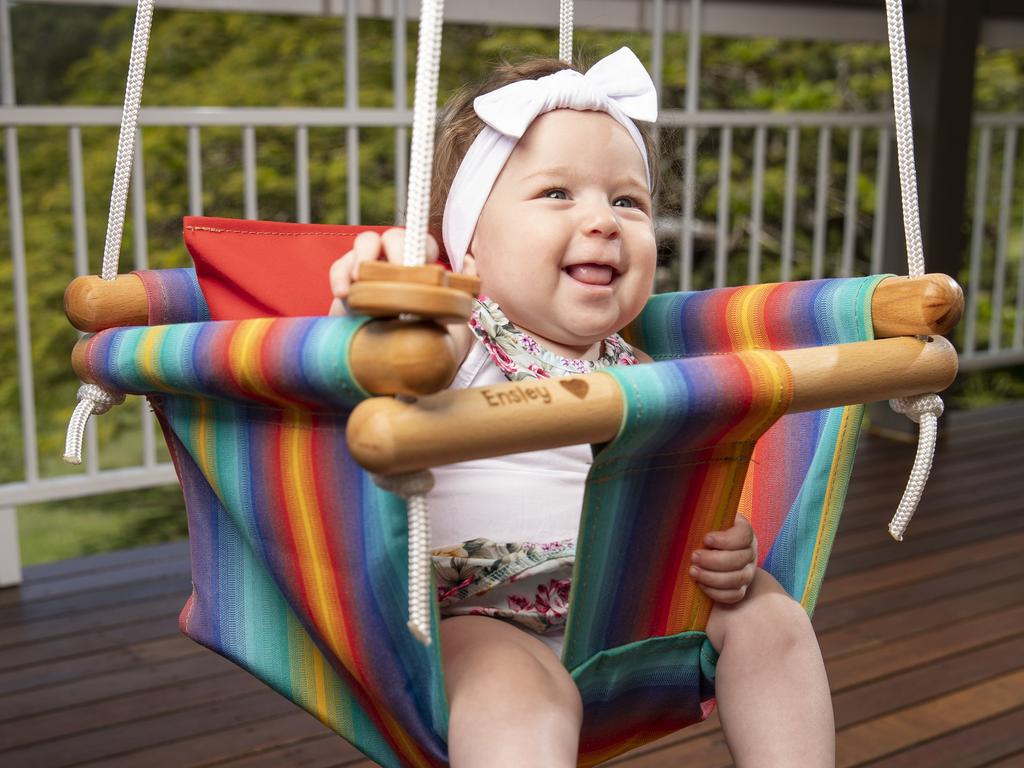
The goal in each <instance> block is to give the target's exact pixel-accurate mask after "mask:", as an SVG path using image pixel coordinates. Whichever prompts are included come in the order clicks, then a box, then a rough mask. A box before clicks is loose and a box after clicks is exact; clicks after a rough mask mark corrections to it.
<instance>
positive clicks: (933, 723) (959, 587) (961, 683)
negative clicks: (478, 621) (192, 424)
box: [0, 404, 1024, 768]
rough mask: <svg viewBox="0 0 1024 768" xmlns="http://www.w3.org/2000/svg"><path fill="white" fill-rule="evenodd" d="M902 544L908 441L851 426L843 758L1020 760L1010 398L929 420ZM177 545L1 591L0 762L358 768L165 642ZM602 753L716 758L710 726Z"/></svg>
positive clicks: (832, 644) (672, 761)
mask: <svg viewBox="0 0 1024 768" xmlns="http://www.w3.org/2000/svg"><path fill="white" fill-rule="evenodd" d="M942 435H943V437H942V439H941V440H940V443H939V446H938V448H937V458H936V467H937V469H936V472H935V474H934V476H933V478H932V481H931V483H930V485H929V488H928V490H927V492H926V495H925V500H924V502H923V505H922V510H921V512H920V514H919V515H918V517H917V519H915V520H914V521H913V522H912V523H911V526H910V530H909V532H908V536H907V539H906V541H904V542H902V543H896V542H893V541H891V539H889V537H888V534H887V532H886V530H885V529H886V524H887V522H888V517H889V515H890V514H891V511H892V510H893V509H894V508H895V505H896V503H897V502H898V500H899V496H900V494H901V493H902V490H903V485H904V483H905V479H906V473H907V472H908V470H909V467H910V465H911V463H912V461H913V455H914V447H913V446H911V445H903V444H898V443H892V442H887V441H884V440H880V439H877V438H873V437H871V436H865V437H864V438H863V439H862V441H861V445H860V448H859V462H858V464H857V467H856V469H855V471H854V475H853V478H852V481H851V489H850V494H849V498H848V502H847V508H846V511H845V512H844V518H843V521H842V524H841V526H840V533H839V538H838V539H837V543H836V546H835V549H834V552H833V557H832V560H831V562H830V565H829V570H828V576H827V578H826V580H825V584H824V586H823V589H822V593H821V596H820V600H819V604H818V610H817V613H816V616H815V619H814V626H815V629H816V631H817V633H818V637H819V642H820V644H821V647H822V652H823V655H824V657H825V660H826V666H827V668H828V672H829V677H830V682H831V685H832V691H833V702H834V706H835V710H836V720H837V727H838V729H839V732H838V746H839V757H840V764H841V765H843V766H869V765H870V766H879V767H880V768H901V767H903V766H929V767H932V766H934V767H935V768H954V767H956V768H974V767H977V768H981V766H991V767H992V768H996V767H997V766H1000V767H1002V768H1008V766H1011V765H1014V766H1015V765H1024V588H1022V587H1021V586H1020V585H1021V583H1022V580H1021V577H1022V575H1024V559H1022V558H1020V555H1019V553H1020V552H1021V551H1024V517H1021V516H1020V515H1019V510H1020V499H1021V498H1024V473H1022V472H1021V471H1020V467H1021V466H1022V463H1024V404H1013V405H1009V406H1002V407H999V408H993V409H986V410H984V411H979V412H969V413H954V414H951V417H950V418H949V419H944V420H943V429H942ZM189 591H190V577H189V572H188V548H187V544H186V543H184V542H174V543H171V544H164V545H159V546H157V547H147V548H142V549H137V550H125V551H121V552H114V553H107V554H103V555H95V556H91V557H86V558H80V559H77V560H70V561H65V562H62V563H55V564H50V565H44V566H34V567H31V568H28V569H26V580H25V583H24V585H23V586H22V587H21V588H18V589H8V590H0V764H2V765H4V766H5V768H8V767H10V768H18V767H19V766H26V767H28V766H43V765H45V766H47V768H50V766H53V768H61V767H62V766H80V765H91V766H100V765H102V766H105V767H107V766H114V767H115V768H116V767H117V766H133V767H134V766H138V765H146V766H152V767H153V768H160V766H174V768H200V766H204V767H207V768H213V766H220V767H222V768H269V766H278V765H303V766H308V768H333V767H334V766H346V767H347V768H370V766H372V765H373V763H371V762H370V761H368V760H366V759H365V758H363V757H362V756H361V755H359V753H358V752H356V751H355V750H354V749H353V748H352V747H350V746H349V745H347V744H346V743H345V742H343V741H342V740H341V739H338V738H337V737H335V736H334V735H333V734H331V733H330V732H329V731H328V730H327V729H326V728H325V727H324V726H323V725H321V724H320V723H318V722H317V721H316V720H315V719H313V718H312V717H310V716H308V715H307V714H305V713H303V712H301V711H300V710H298V708H297V707H295V706H294V705H293V704H291V703H290V702H287V701H286V700H284V699H283V698H281V697H279V696H278V695H277V694H276V693H274V692H272V691H270V690H269V689H268V688H266V687H265V686H264V685H263V684H262V683H260V682H258V681H256V680H255V679H253V678H251V677H250V676H248V675H247V674H246V673H244V672H243V671H241V670H239V669H238V668H237V667H235V666H234V665H233V664H231V663H230V662H228V661H226V660H225V659H222V658H220V657H218V656H216V655H215V654H212V653H210V652H209V651H207V650H206V649H203V648H201V647H200V646H198V645H196V644H194V643H192V642H191V641H189V640H187V639H185V638H183V637H181V636H180V635H179V634H178V627H177V615H178V612H179V611H180V609H181V606H182V604H183V603H184V600H185V598H186V597H187V595H188V593H189ZM609 765H615V766H619V767H620V768H649V767H653V766H666V765H694V766H701V768H716V767H719V766H720V768H728V766H731V765H732V759H731V755H730V753H729V750H728V747H727V745H726V743H725V740H724V737H723V735H722V731H721V728H720V726H719V724H718V720H717V716H715V715H713V716H712V717H711V718H710V719H709V721H708V722H706V723H702V724H701V725H699V726H696V727H694V728H691V729H688V730H687V731H684V732H682V733H678V734H673V735H672V736H669V737H666V738H664V739H661V740H659V741H658V742H655V743H652V744H648V745H646V746H644V747H642V748H640V749H638V750H635V751H634V752H632V753H630V754H628V755H623V756H621V757H619V758H617V759H615V760H613V761H610V763H609Z"/></svg>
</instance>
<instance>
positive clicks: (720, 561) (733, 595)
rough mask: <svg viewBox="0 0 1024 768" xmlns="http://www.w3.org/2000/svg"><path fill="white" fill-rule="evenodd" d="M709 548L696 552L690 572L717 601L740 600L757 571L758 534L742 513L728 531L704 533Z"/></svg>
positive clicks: (706, 592)
mask: <svg viewBox="0 0 1024 768" xmlns="http://www.w3.org/2000/svg"><path fill="white" fill-rule="evenodd" d="M704 546H705V547H707V549H698V550H696V551H694V553H693V566H692V567H691V568H690V575H691V576H692V577H693V578H694V580H696V582H697V584H698V585H699V586H700V588H701V591H702V592H704V594H705V595H707V596H708V597H710V598H711V599H712V600H714V601H715V602H716V603H727V604H729V603H738V602H739V601H740V600H742V599H743V596H744V595H746V594H747V588H748V587H749V586H750V584H751V582H753V580H754V574H755V573H756V571H757V538H756V537H755V536H754V529H753V528H751V527H750V523H749V522H747V519H746V518H745V517H743V516H742V515H736V522H735V523H734V524H733V526H732V528H730V529H729V530H727V531H712V532H711V533H709V534H708V535H707V536H705V537H704Z"/></svg>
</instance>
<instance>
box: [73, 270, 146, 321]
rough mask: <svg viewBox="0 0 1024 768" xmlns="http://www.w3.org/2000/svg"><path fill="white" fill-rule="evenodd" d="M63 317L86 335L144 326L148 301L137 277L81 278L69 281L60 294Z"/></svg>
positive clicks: (93, 276)
mask: <svg viewBox="0 0 1024 768" xmlns="http://www.w3.org/2000/svg"><path fill="white" fill-rule="evenodd" d="M64 314H65V315H67V318H68V321H69V322H70V323H71V324H72V325H73V326H74V327H75V328H77V329H78V330H80V331H85V332H86V333H95V332H96V331H102V330H105V329H107V328H117V327H119V326H125V325H147V324H148V323H149V299H148V298H147V296H146V289H145V287H144V286H143V284H142V280H141V279H140V278H139V277H138V276H137V275H118V276H117V277H116V278H114V279H113V280H104V279H102V278H100V277H97V276H96V275H85V276H83V277H76V278H75V279H74V280H72V281H71V283H70V284H69V285H68V287H67V289H66V290H65V291H64Z"/></svg>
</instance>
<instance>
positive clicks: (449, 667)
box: [441, 616, 583, 768]
mask: <svg viewBox="0 0 1024 768" xmlns="http://www.w3.org/2000/svg"><path fill="white" fill-rule="evenodd" d="M441 654H442V656H443V658H444V669H445V687H446V689H447V693H448V704H449V706H450V709H451V714H450V719H449V725H448V755H449V761H450V763H451V765H452V767H453V768H472V767H473V766H495V765H514V766H517V768H530V767H531V766H536V767H537V768H542V767H543V768H556V767H557V766H567V767H568V766H575V765H576V753H577V750H578V748H579V735H580V724H581V723H582V721H583V704H582V702H581V700H580V694H579V690H578V689H577V688H576V684H575V683H574V682H573V680H572V678H571V677H570V676H569V673H568V672H566V670H565V668H564V667H563V666H562V664H561V662H560V661H559V660H558V659H557V658H556V657H555V654H554V653H552V651H551V649H550V648H548V647H547V646H546V645H544V643H543V642H541V641H540V640H539V639H537V638H536V637H533V636H531V635H529V634H528V633H526V632H523V631H521V630H519V629H517V628H515V627H513V626H511V625H509V624H507V623H505V622H503V621H500V620H498V619H492V618H488V617H486V616H455V617H453V618H450V619H445V620H444V621H442V622H441Z"/></svg>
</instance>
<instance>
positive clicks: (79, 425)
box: [64, 384, 124, 464]
mask: <svg viewBox="0 0 1024 768" xmlns="http://www.w3.org/2000/svg"><path fill="white" fill-rule="evenodd" d="M123 402H124V393H123V392H111V391H110V390H107V389H104V388H103V387H101V386H98V385H96V384H83V385H82V386H80V387H79V388H78V405H76V406H75V411H74V413H72V414H71V420H70V421H69V422H68V431H67V436H66V438H65V440H64V461H66V462H67V463H68V464H81V463H82V441H83V440H84V439H85V427H86V425H87V424H88V423H89V417H91V416H92V415H93V414H97V415H99V414H103V413H106V412H107V411H109V410H110V409H111V408H113V407H114V406H115V405H120V404H121V403H123Z"/></svg>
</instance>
